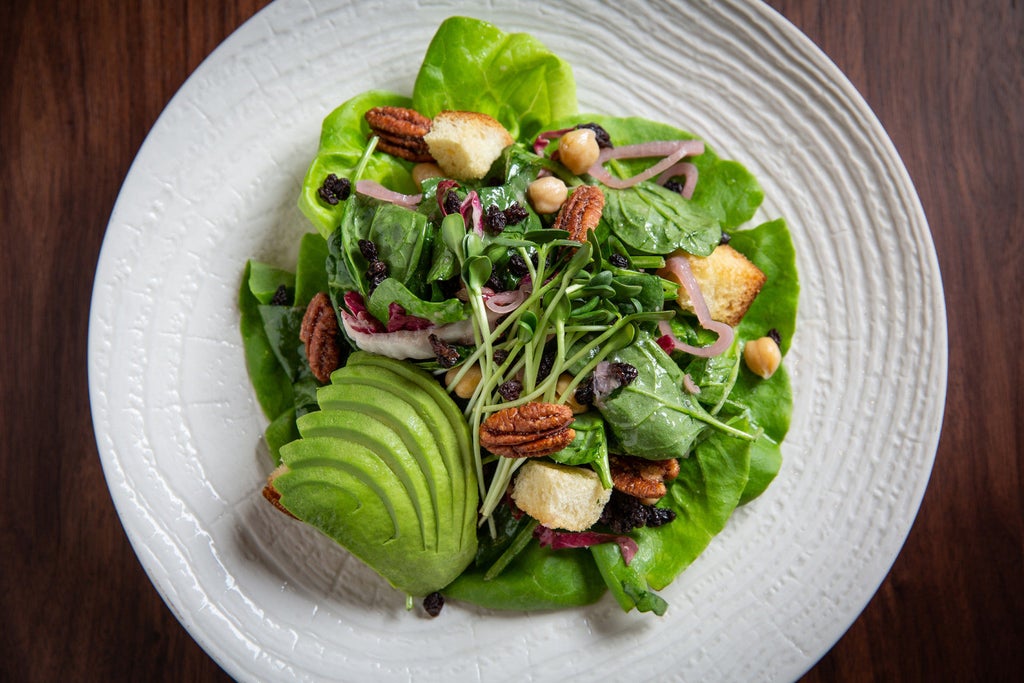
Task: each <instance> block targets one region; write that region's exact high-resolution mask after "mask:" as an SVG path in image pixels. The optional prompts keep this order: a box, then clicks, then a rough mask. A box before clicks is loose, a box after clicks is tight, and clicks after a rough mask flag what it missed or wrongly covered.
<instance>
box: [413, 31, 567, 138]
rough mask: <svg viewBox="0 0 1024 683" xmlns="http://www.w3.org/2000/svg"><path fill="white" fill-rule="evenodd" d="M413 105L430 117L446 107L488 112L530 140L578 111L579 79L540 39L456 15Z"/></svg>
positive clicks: (435, 45)
mask: <svg viewBox="0 0 1024 683" xmlns="http://www.w3.org/2000/svg"><path fill="white" fill-rule="evenodd" d="M412 104H413V108H414V109H415V110H416V111H418V112H420V113H422V114H423V115H424V116H430V117H432V116H434V115H436V114H437V113H438V112H439V111H442V110H444V109H452V110H465V111H476V112H481V113H484V114H488V115H490V116H493V117H494V118H496V119H497V120H498V121H500V122H501V123H502V125H504V126H505V128H506V129H508V131H509V133H511V134H512V137H513V138H515V139H521V140H524V141H525V140H531V139H532V138H533V136H534V135H536V134H537V133H538V132H540V130H541V129H542V128H543V126H545V125H546V124H547V123H548V122H549V121H552V120H553V119H556V118H559V117H563V116H567V115H569V114H572V113H574V112H575V111H576V82H575V80H574V78H573V75H572V68H571V67H570V66H569V64H568V63H567V62H565V61H563V60H562V59H561V58H559V57H558V56H557V55H555V54H554V53H552V52H551V51H550V50H548V49H547V48H546V47H544V45H543V44H542V43H541V42H540V41H538V40H537V39H536V38H534V37H532V36H530V35H527V34H525V33H505V32H504V31H502V30H500V29H498V28H497V27H495V26H493V25H492V24H489V23H487V22H484V21H480V20H478V19H470V18H468V17H451V18H449V19H446V20H445V21H444V22H443V23H442V24H441V25H440V26H439V27H438V29H437V32H436V33H435V34H434V38H433V39H432V40H431V42H430V45H429V46H428V47H427V52H426V55H425V56H424V58H423V64H422V66H421V67H420V70H419V73H418V75H417V76H416V84H415V86H414V87H413V95H412Z"/></svg>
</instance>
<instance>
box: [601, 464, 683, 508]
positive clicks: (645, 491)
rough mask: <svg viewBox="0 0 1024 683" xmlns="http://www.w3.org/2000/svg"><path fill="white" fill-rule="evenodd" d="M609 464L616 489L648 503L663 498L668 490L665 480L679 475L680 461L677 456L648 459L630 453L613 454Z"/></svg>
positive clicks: (670, 479)
mask: <svg viewBox="0 0 1024 683" xmlns="http://www.w3.org/2000/svg"><path fill="white" fill-rule="evenodd" d="M609 464H610V465H611V472H612V484H613V485H614V488H615V490H616V491H621V492H622V493H625V494H627V495H630V496H633V497H634V498H639V499H640V500H641V501H643V502H644V503H647V504H651V503H653V502H655V501H657V500H658V499H659V498H662V497H663V496H664V495H665V494H666V493H667V492H668V489H667V488H666V487H665V482H666V481H672V480H673V479H675V478H676V477H678V476H679V461H678V460H676V459H675V458H669V459H667V460H647V459H646V458H636V457H632V456H628V455H612V456H610V457H609Z"/></svg>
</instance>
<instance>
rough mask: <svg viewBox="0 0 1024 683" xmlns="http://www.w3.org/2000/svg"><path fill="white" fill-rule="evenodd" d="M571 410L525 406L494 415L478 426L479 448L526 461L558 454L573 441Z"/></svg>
mask: <svg viewBox="0 0 1024 683" xmlns="http://www.w3.org/2000/svg"><path fill="white" fill-rule="evenodd" d="M572 421H573V415H572V410H571V409H570V408H569V407H568V406H564V405H556V404H554V403H537V402H532V403H527V404H526V405H522V406H516V407H513V408H505V409H504V410H499V411H498V412H496V413H494V414H493V415H491V416H490V417H488V418H487V419H486V420H484V421H483V424H481V425H480V445H481V446H483V447H484V448H486V449H487V450H489V451H490V452H491V453H494V454H495V455H503V456H505V457H508V458H528V457H537V456H541V455H550V454H551V453H555V452H556V451H560V450H562V449H563V448H565V447H566V446H568V445H569V444H570V443H572V440H573V439H575V438H576V430H574V429H573V428H571V427H570V426H569V425H571V424H572Z"/></svg>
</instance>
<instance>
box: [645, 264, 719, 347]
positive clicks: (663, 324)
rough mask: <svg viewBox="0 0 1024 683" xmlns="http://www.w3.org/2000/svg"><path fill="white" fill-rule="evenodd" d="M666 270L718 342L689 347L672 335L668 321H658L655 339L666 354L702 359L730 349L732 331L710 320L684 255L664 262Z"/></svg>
mask: <svg viewBox="0 0 1024 683" xmlns="http://www.w3.org/2000/svg"><path fill="white" fill-rule="evenodd" d="M665 268H666V269H667V270H668V271H669V272H671V273H672V274H673V275H675V276H676V278H678V280H679V284H680V285H681V286H682V287H683V289H685V290H686V294H687V295H688V296H689V297H690V303H691V305H692V306H693V312H694V313H696V314H697V322H699V323H700V326H701V327H703V328H704V329H705V330H710V331H711V332H717V333H718V339H716V340H715V342H714V343H713V344H710V345H708V346H691V345H690V344H687V343H685V342H682V341H680V340H679V339H678V338H677V337H676V336H675V335H674V334H672V327H671V325H669V324H668V321H667V320H661V321H659V322H658V330H659V331H660V332H661V334H662V336H661V338H660V339H659V340H658V344H659V345H660V346H661V347H662V348H663V349H665V350H666V351H684V352H686V353H689V354H691V355H694V356H700V357H701V358H711V357H712V356H718V355H720V354H722V353H725V351H726V350H728V348H729V347H730V346H732V340H733V337H734V336H735V330H733V329H732V327H730V326H729V325H727V324H726V323H723V322H719V321H717V320H712V319H711V314H710V313H709V312H708V305H707V302H706V301H704V295H703V294H701V291H700V286H699V285H698V284H697V278H696V277H694V275H693V270H691V269H690V262H689V261H687V260H686V257H685V256H669V257H668V258H667V259H665Z"/></svg>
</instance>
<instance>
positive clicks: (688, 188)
mask: <svg viewBox="0 0 1024 683" xmlns="http://www.w3.org/2000/svg"><path fill="white" fill-rule="evenodd" d="M677 175H681V176H683V177H685V178H686V182H685V183H683V189H682V191H680V193H679V194H681V195H683V196H684V197H686V198H687V199H692V198H693V190H694V189H695V188H696V187H697V167H696V166H694V165H693V164H691V163H690V162H689V161H681V162H679V163H678V164H675V165H674V166H671V167H669V168H668V169H667V170H666V171H665V172H664V173H662V174H661V175H660V176H658V179H657V180H656V181H655V182H656V183H658V184H659V185H664V184H665V183H667V182H668V181H669V179H670V178H674V177H675V176H677Z"/></svg>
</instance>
